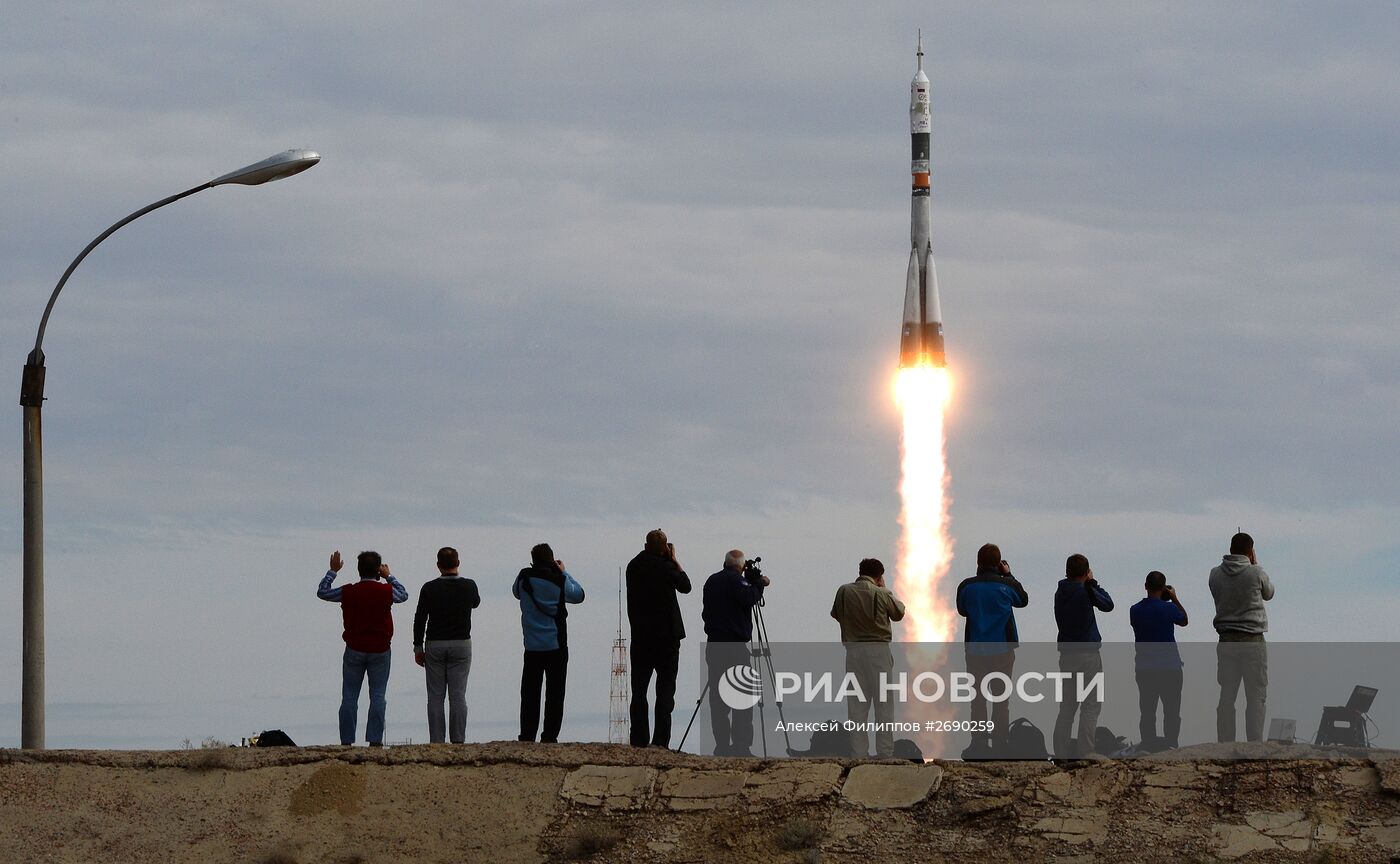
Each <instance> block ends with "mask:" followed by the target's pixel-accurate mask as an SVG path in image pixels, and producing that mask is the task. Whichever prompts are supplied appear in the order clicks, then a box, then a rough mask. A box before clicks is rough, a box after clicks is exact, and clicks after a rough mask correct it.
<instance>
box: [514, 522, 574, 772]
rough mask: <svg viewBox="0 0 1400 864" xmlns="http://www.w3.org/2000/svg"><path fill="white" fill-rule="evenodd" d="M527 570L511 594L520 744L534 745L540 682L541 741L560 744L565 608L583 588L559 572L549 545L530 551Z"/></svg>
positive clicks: (560, 568) (560, 563)
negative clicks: (520, 643)
mask: <svg viewBox="0 0 1400 864" xmlns="http://www.w3.org/2000/svg"><path fill="white" fill-rule="evenodd" d="M530 562H531V563H530V566H529V567H526V568H525V569H524V570H521V571H520V574H519V575H518V576H516V577H515V584H514V585H512V586H511V589H510V593H512V594H514V595H515V597H516V599H518V600H519V601H520V629H521V631H522V632H523V633H524V635H525V665H524V668H523V669H522V670H521V672H520V740H521V741H534V740H535V730H536V729H538V728H539V723H540V684H541V683H542V682H543V684H544V728H543V729H542V730H540V741H543V742H545V743H548V744H552V743H554V742H556V741H558V740H559V727H560V725H562V724H563V722H564V678H565V675H566V673H567V672H568V668H569V634H568V627H567V626H566V620H567V618H568V616H569V612H568V609H567V608H566V607H567V604H569V603H582V602H583V587H582V586H580V585H579V584H578V583H577V582H575V581H574V577H572V576H570V575H569V574H568V572H567V571H565V570H564V562H563V561H559V560H557V559H556V558H555V557H554V550H553V549H551V548H550V547H549V544H548V543H541V544H539V545H538V546H536V547H535V548H533V549H531V550H530Z"/></svg>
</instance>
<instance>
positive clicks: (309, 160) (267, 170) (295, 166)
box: [209, 150, 321, 186]
mask: <svg viewBox="0 0 1400 864" xmlns="http://www.w3.org/2000/svg"><path fill="white" fill-rule="evenodd" d="M320 161H321V154H320V153H317V152H316V151H315V150H286V151H284V152H282V153H278V154H277V155H276V156H269V157H267V158H266V159H264V160H262V161H261V162H254V163H253V164H252V165H248V166H245V167H243V168H239V169H238V170H237V171H230V172H228V173H227V174H224V175H223V176H221V177H215V178H214V179H213V180H210V181H209V185H210V186H223V185H225V184H227V183H237V184H239V185H240V186H258V185H260V184H263V183H270V182H272V181H273V180H281V179H282V178H283V177H290V176H292V175H293V174H300V173H301V172H303V171H305V170H306V169H307V168H310V167H311V166H312V165H315V164H316V163H317V162H320Z"/></svg>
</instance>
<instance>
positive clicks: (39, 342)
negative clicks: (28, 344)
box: [29, 183, 214, 366]
mask: <svg viewBox="0 0 1400 864" xmlns="http://www.w3.org/2000/svg"><path fill="white" fill-rule="evenodd" d="M213 185H214V184H213V183H201V184H199V185H198V186H196V187H194V188H193V189H186V190H185V191H184V192H181V193H179V194H177V195H171V196H170V197H169V198H162V199H161V200H159V201H157V202H156V203H154V204H148V205H146V206H145V207H142V208H141V209H140V210H137V211H136V212H135V213H132V214H131V215H130V216H127V217H126V218H125V219H122V220H121V221H120V222H118V223H116V224H115V225H113V226H112V227H111V228H108V229H107V230H106V231H103V232H102V233H101V234H98V235H97V238H96V239H95V240H93V241H92V242H91V243H89V244H88V245H87V246H86V247H85V248H84V249H83V251H81V252H79V253H78V257H77V258H74V259H73V263H72V264H69V265H68V269H67V270H64V271H63V276H62V277H60V278H59V280H58V284H57V285H55V286H54V289H53V293H52V294H50V295H49V305H47V306H45V307H44V317H43V318H40V319H39V333H38V335H37V336H35V337H34V350H33V351H31V352H30V354H29V362H30V363H31V364H36V365H39V366H42V365H44V350H43V344H44V330H46V329H47V328H48V326H49V315H50V313H52V312H53V304H54V303H55V302H57V300H58V292H60V291H62V290H63V286H64V285H65V284H66V283H67V282H68V277H69V276H72V275H73V271H74V270H76V269H78V265H79V264H81V263H83V259H84V258H86V257H87V256H88V253H89V252H91V251H92V250H94V249H96V248H97V245H98V244H99V243H101V242H102V241H103V240H106V239H107V238H108V237H111V236H112V235H113V234H115V233H116V232H117V229H118V228H121V227H122V226H123V225H125V224H126V223H128V222H131V221H133V220H136V219H139V218H141V217H142V216H145V215H146V214H147V213H149V212H151V211H152V210H159V209H160V208H161V207H164V206H165V205H166V204H173V203H175V202H176V201H179V200H180V199H181V198H188V197H189V196H191V195H193V194H194V193H196V192H200V191H203V190H205V189H208V188H209V187H211V186H213Z"/></svg>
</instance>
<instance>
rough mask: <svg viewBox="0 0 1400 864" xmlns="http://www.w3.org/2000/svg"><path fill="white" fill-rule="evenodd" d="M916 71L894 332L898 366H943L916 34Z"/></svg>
mask: <svg viewBox="0 0 1400 864" xmlns="http://www.w3.org/2000/svg"><path fill="white" fill-rule="evenodd" d="M918 58H919V71H918V72H917V73H916V74H915V75H914V80H913V82H912V83H910V85H909V138H910V141H911V143H912V145H913V161H912V163H911V164H910V173H911V174H913V177H914V186H913V190H912V197H911V199H910V200H911V207H910V213H909V241H910V243H909V245H910V250H909V274H908V277H907V278H906V280H905V283H904V325H903V328H902V329H901V331H900V337H899V368H901V369H903V368H906V367H909V366H939V367H941V366H946V365H947V359H946V358H945V356H944V353H943V312H942V310H941V309H940V308H939V306H938V276H937V274H936V273H935V272H934V269H933V235H932V233H931V231H930V228H929V182H928V175H929V160H928V138H929V127H930V125H931V123H930V119H929V85H928V76H927V75H925V74H924V44H923V36H922V34H920V37H919V49H918Z"/></svg>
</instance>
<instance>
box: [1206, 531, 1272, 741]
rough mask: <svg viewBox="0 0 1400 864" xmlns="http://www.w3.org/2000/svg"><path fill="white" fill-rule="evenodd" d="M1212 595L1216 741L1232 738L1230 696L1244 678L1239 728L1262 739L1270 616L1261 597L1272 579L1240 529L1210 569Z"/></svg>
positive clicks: (1266, 594)
mask: <svg viewBox="0 0 1400 864" xmlns="http://www.w3.org/2000/svg"><path fill="white" fill-rule="evenodd" d="M1210 594H1211V597H1213V598H1215V632H1217V633H1219V634H1220V644H1219V645H1217V646H1216V649H1215V659H1216V673H1215V674H1216V680H1217V681H1218V682H1219V683H1220V702H1219V703H1218V704H1217V705H1216V708H1215V737H1216V740H1217V741H1222V742H1224V741H1234V740H1235V699H1236V697H1237V696H1238V695H1239V692H1240V685H1241V684H1244V730H1245V737H1246V738H1248V739H1249V740H1250V741H1262V740H1264V701H1265V697H1266V695H1267V692H1268V688H1269V655H1268V648H1267V647H1266V646H1265V644H1264V631H1266V630H1268V629H1269V616H1268V613H1267V612H1265V611H1264V603H1265V602H1266V601H1268V600H1272V599H1273V597H1274V584H1273V583H1272V582H1270V581H1269V574H1268V573H1265V572H1264V568H1263V567H1260V566H1259V559H1258V558H1256V557H1255V555H1254V538H1253V537H1250V536H1249V535H1248V534H1245V533H1243V532H1241V533H1239V534H1236V535H1235V536H1234V537H1232V538H1231V539H1230V554H1229V555H1226V556H1225V558H1224V559H1223V560H1222V561H1221V562H1220V566H1219V567H1216V568H1215V569H1213V570H1211V571H1210Z"/></svg>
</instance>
